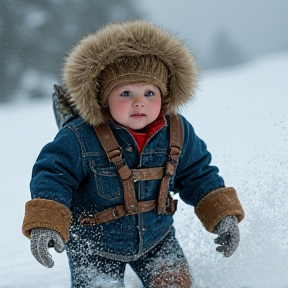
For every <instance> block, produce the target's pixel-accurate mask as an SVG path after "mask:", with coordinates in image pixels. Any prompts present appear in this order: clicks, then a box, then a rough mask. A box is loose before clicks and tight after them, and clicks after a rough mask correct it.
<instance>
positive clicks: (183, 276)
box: [70, 228, 192, 288]
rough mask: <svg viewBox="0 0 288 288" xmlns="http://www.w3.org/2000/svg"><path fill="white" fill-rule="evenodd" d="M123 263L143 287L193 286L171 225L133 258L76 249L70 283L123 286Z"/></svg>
mask: <svg viewBox="0 0 288 288" xmlns="http://www.w3.org/2000/svg"><path fill="white" fill-rule="evenodd" d="M73 254H74V253H73ZM126 264H128V265H130V266H131V268H132V269H133V270H134V271H135V273H136V274H137V275H138V277H139V278H140V280H141V281H142V284H143V287H145V288H156V287H157V288H162V287H163V288H164V287H165V288H168V287H175V288H176V287H182V288H190V287H192V277H191V275H190V272H189V267H188V263H187V260H186V258H185V256H184V254H183V251H182V249H181V247H180V245H179V243H178V241H177V239H176V237H175V230H174V228H173V229H172V230H171V231H170V233H169V234H168V235H167V237H166V238H165V239H164V240H163V241H162V242H161V243H159V244H158V245H157V246H155V247H154V248H152V249H151V250H150V251H148V252H147V253H145V254H144V255H143V256H141V257H140V258H139V259H137V260H135V261H131V262H122V261H116V260H111V259H107V258H103V257H100V256H98V255H91V254H90V255H83V253H81V252H79V253H75V254H74V256H72V258H71V261H70V269H71V278H72V286H71V287H72V288H108V287H109V288H120V287H121V288H123V287H125V286H124V272H125V266H126Z"/></svg>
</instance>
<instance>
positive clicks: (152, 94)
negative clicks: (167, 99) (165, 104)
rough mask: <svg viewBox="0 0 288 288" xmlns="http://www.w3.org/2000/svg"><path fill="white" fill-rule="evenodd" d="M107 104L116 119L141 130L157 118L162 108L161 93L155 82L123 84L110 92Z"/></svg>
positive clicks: (126, 125)
mask: <svg viewBox="0 0 288 288" xmlns="http://www.w3.org/2000/svg"><path fill="white" fill-rule="evenodd" d="M107 104H108V107H109V110H110V113H111V115H112V117H113V118H114V120H116V121H117V122H118V123H120V124H121V125H123V126H125V127H128V128H131V129H134V130H139V129H142V128H144V127H145V126H147V125H149V124H150V123H152V122H153V121H154V120H156V119H157V117H158V115H159V113H160V110H161V93H160V90H159V88H158V87H157V86H155V85H153V84H147V83H131V84H123V85H119V86H117V87H115V88H114V89H113V90H112V91H111V92H110V93H109V95H108V98H107Z"/></svg>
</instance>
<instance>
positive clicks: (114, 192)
mask: <svg viewBox="0 0 288 288" xmlns="http://www.w3.org/2000/svg"><path fill="white" fill-rule="evenodd" d="M89 164H90V169H91V171H92V172H93V174H94V179H95V185H96V189H97V192H98V194H99V196H101V197H102V198H104V199H107V200H117V199H119V198H120V197H121V194H122V182H121V180H120V177H119V174H118V172H117V170H116V167H115V166H114V165H113V164H111V165H113V166H107V167H104V166H101V167H99V165H96V163H95V161H93V160H92V161H90V162H89Z"/></svg>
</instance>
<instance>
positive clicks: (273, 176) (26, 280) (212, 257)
mask: <svg viewBox="0 0 288 288" xmlns="http://www.w3.org/2000/svg"><path fill="white" fill-rule="evenodd" d="M287 75H288V54H279V55H277V54H275V55H270V56H269V57H268V56H267V57H266V58H261V59H258V60H255V61H253V62H250V63H247V64H245V65H242V66H238V67H234V68H229V69H227V70H225V69H222V70H217V71H213V72H210V73H206V74H204V75H202V76H201V78H200V80H199V85H198V86H199V87H198V91H197V99H196V100H195V101H194V102H193V103H191V105H189V106H188V107H186V108H185V109H184V110H183V111H182V113H183V114H184V115H185V116H186V117H187V118H188V119H189V120H190V121H191V122H192V124H193V125H194V128H195V130H196V132H197V133H198V135H199V136H200V137H201V138H203V139H204V140H205V141H206V143H207V145H208V148H209V150H210V151H211V152H212V155H213V163H214V164H216V165H218V166H219V168H220V173H221V175H223V176H224V178H225V179H226V185H227V186H234V187H236V189H237V191H238V195H239V198H240V200H241V202H242V204H243V207H244V209H245V212H246V218H245V219H244V221H243V222H242V223H241V224H240V229H241V236H242V237H241V243H240V247H239V249H238V250H237V251H236V253H235V254H234V255H233V256H232V257H231V258H228V259H227V258H224V257H222V256H221V255H220V254H219V253H217V252H216V251H215V244H214V242H213V239H214V238H215V236H214V235H212V234H209V233H208V232H206V231H205V230H204V228H203V227H202V226H201V224H200V222H199V220H198V219H197V218H196V217H195V215H194V212H193V207H189V206H187V205H185V204H183V203H182V202H180V207H179V209H178V211H177V213H176V216H175V225H176V227H177V229H178V230H177V231H178V237H179V239H180V241H181V243H182V245H183V247H184V251H185V253H186V255H187V257H188V259H189V262H190V265H191V270H192V273H193V275H194V283H195V284H196V285H195V286H196V287H197V288H204V287H209V288H244V287H245V288H287V287H288V260H287V259H288V232H287V231H288V221H287V219H288V217H287V216H288V153H287V152H288V136H287V134H288V112H287V111H288V84H287ZM51 91H52V87H51ZM51 91H47V94H50V93H51ZM56 132H57V129H56V125H55V123H54V117H53V112H52V108H51V102H50V101H47V100H45V101H39V102H34V103H17V104H13V105H3V104H2V105H1V107H0V135H1V136H0V137H1V140H0V153H1V154H0V199H1V201H0V215H1V217H0V229H1V233H0V244H1V245H0V288H28V287H29V288H39V287H41V288H52V287H53V288H68V287H69V285H70V283H69V269H68V264H67V260H66V255H65V253H62V254H57V253H55V252H52V255H53V259H54V260H55V266H54V267H53V268H52V269H47V268H44V267H42V266H41V265H40V264H38V262H36V260H34V258H33V256H32V255H31V253H30V248H29V241H28V240H27V239H26V238H25V237H24V236H23V235H22V234H21V225H22V219H23V214H24V205H25V202H26V201H28V200H29V199H30V193H29V180H30V174H31V168H32V165H33V163H34V161H35V159H36V157H37V155H38V153H39V151H40V149H41V148H42V146H43V145H44V144H46V143H47V142H48V141H51V140H52V139H53V137H54V135H55V133H56ZM126 285H127V287H134V288H136V287H139V281H138V279H137V278H136V276H135V275H134V274H133V272H132V271H131V270H130V269H129V268H128V269H127V271H126Z"/></svg>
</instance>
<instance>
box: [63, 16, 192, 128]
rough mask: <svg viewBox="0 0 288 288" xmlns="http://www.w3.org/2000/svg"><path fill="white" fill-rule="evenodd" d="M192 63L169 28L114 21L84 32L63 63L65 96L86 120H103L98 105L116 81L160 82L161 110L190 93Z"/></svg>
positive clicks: (172, 107)
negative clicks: (92, 31) (85, 33)
mask: <svg viewBox="0 0 288 288" xmlns="http://www.w3.org/2000/svg"><path fill="white" fill-rule="evenodd" d="M196 74H197V72H196V63H195V60H194V57H193V56H192V54H191V53H190V52H189V50H188V49H187V47H186V46H185V45H184V44H183V43H182V42H181V41H180V40H178V39H177V37H176V36H174V35H172V34H171V33H170V32H167V31H165V30H164V29H162V28H159V27H157V26H156V25H154V24H152V23H149V22H147V21H145V20H135V21H130V22H123V23H114V24H110V25H107V26H105V27H103V28H102V29H100V30H98V31H97V32H96V33H95V34H92V35H88V36H87V37H85V38H84V39H82V41H80V43H79V44H78V45H76V46H75V47H74V49H72V51H71V52H70V54H69V55H68V57H67V58H66V62H65V65H64V75H63V82H64V85H65V86H66V87H67V91H68V93H67V95H68V97H69V99H68V101H69V102H70V104H71V105H72V106H73V108H74V109H75V110H76V111H77V112H78V114H79V115H80V116H81V117H82V118H83V119H84V120H85V121H86V122H88V123H89V124H91V125H99V124H100V123H102V122H103V121H104V118H103V115H102V112H101V109H102V108H103V107H104V105H105V101H106V98H107V96H108V94H109V92H110V91H111V90H112V89H113V88H114V87H116V86H117V85H120V84H124V83H131V82H134V83H135V82H149V83H152V84H154V85H156V86H158V87H159V89H160V91H161V94H162V110H163V112H164V113H165V114H170V113H176V112H177V111H176V110H177V109H178V108H180V107H181V106H182V105H184V104H186V103H187V102H188V101H189V100H191V99H192V98H193V91H194V88H195V80H196Z"/></svg>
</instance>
